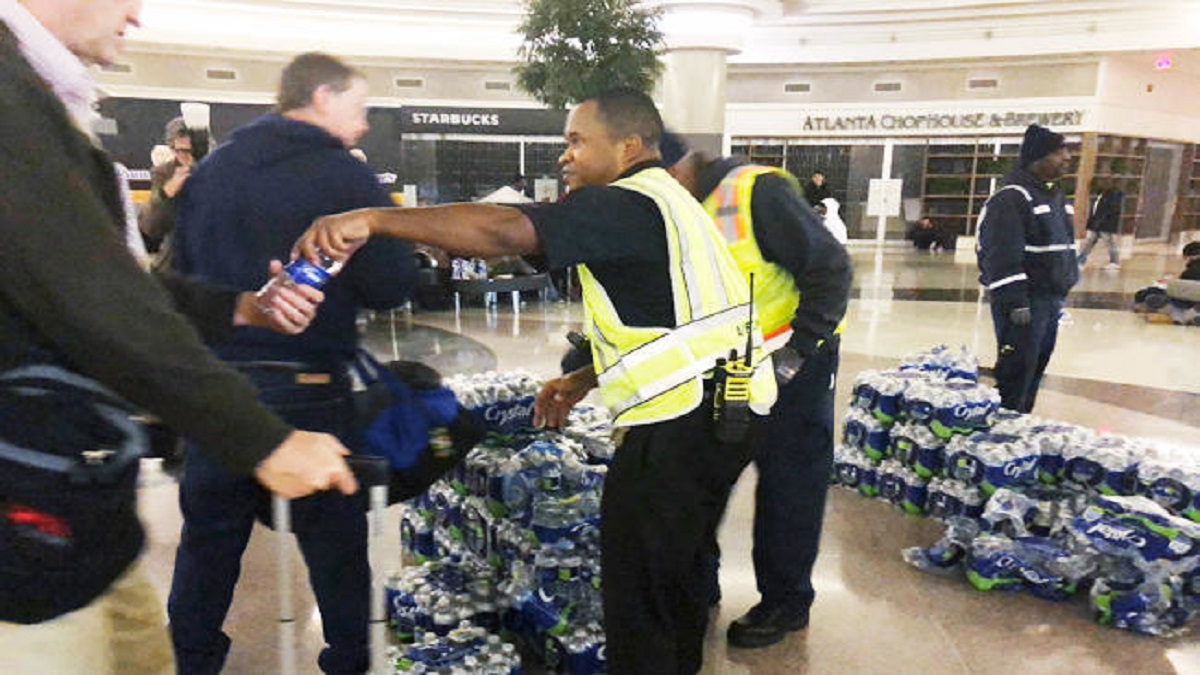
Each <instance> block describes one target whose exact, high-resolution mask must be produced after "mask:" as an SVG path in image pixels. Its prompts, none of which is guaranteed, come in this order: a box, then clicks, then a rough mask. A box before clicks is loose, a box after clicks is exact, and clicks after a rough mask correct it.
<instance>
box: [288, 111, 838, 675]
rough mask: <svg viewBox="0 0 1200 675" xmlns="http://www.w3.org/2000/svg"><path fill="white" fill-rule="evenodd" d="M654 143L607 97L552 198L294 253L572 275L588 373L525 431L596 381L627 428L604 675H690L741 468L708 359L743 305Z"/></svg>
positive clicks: (365, 218)
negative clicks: (510, 265) (496, 263)
mask: <svg viewBox="0 0 1200 675" xmlns="http://www.w3.org/2000/svg"><path fill="white" fill-rule="evenodd" d="M662 133H663V128H662V118H661V117H660V116H659V113H658V110H657V109H656V108H655V107H654V102H653V101H652V100H651V99H650V97H649V96H647V95H646V94H644V93H641V92H638V91H634V90H630V89H617V90H613V91H610V92H607V93H604V94H601V95H599V96H597V97H596V98H592V99H588V100H586V101H584V102H583V103H580V104H579V105H578V106H577V107H576V108H575V109H574V110H572V111H571V113H570V116H569V117H568V118H567V126H566V130H565V136H566V141H567V147H566V150H564V151H563V154H562V156H561V157H560V158H559V164H560V165H561V166H562V169H563V178H564V180H565V181H566V183H567V185H568V186H569V187H570V192H569V193H568V194H567V196H566V197H565V198H564V199H563V200H562V201H561V202H558V203H556V204H529V205H521V206H519V207H516V208H511V207H506V206H495V205H488V204H452V205H447V206H439V207H432V208H423V209H366V210H361V211H356V212H351V213H347V214H341V215H338V216H330V217H326V218H322V219H320V220H318V221H317V222H316V223H314V224H313V226H312V228H311V229H310V230H309V231H308V232H307V233H306V234H305V235H304V237H303V239H301V240H300V242H298V244H297V251H298V252H299V253H300V254H302V255H304V256H305V257H309V258H310V259H311V258H312V256H314V255H315V252H316V250H317V249H320V250H323V251H326V252H329V253H332V254H334V255H337V256H344V255H346V254H347V252H348V251H349V250H350V249H351V248H352V247H353V245H355V244H357V243H358V242H360V241H362V240H365V239H367V238H368V237H372V236H384V237H399V238H402V239H407V240H410V241H418V242H422V243H426V244H431V245H434V246H438V247H440V248H445V249H447V250H449V251H452V252H454V253H458V254H460V255H471V256H482V257H495V256H500V255H513V254H517V255H532V254H537V253H541V254H543V255H544V256H545V257H546V259H547V262H548V265H549V267H550V268H551V269H563V268H565V267H567V266H572V265H574V266H577V268H578V270H579V272H580V280H581V283H582V287H583V298H584V305H585V308H586V320H585V325H586V326H587V327H588V333H589V336H588V337H589V338H590V349H591V351H592V354H593V357H594V359H593V363H592V364H591V365H589V366H585V367H582V368H580V369H578V370H575V371H573V372H571V373H569V374H567V375H564V376H563V377H559V378H556V379H553V380H550V381H549V382H548V383H546V385H545V386H544V387H543V388H542V390H541V391H539V392H538V395H537V397H536V403H535V409H536V410H535V422H536V423H539V424H544V425H546V426H550V427H561V426H562V425H563V423H564V422H565V421H566V418H567V415H568V414H569V413H570V410H571V408H572V407H573V406H574V405H575V404H576V403H578V402H579V401H580V400H582V399H583V397H584V396H586V395H587V393H588V392H589V391H590V390H591V389H592V388H594V387H596V386H597V385H598V386H599V389H600V395H601V398H602V399H603V400H604V403H605V404H606V405H607V406H608V408H609V410H610V411H611V412H612V414H613V419H614V425H615V426H617V427H619V428H621V429H623V430H624V431H623V432H622V433H623V434H624V435H623V438H622V440H621V442H620V446H619V447H618V448H617V452H616V455H615V458H614V460H613V463H612V465H611V467H610V468H609V471H608V478H607V480H606V481H605V483H604V496H603V500H602V504H601V513H602V521H603V523H604V525H603V527H602V528H601V568H602V574H603V582H602V584H603V589H604V590H603V594H604V617H605V618H604V622H605V633H606V639H607V642H606V645H607V647H606V649H607V656H608V664H609V669H610V670H611V671H612V672H614V673H656V674H657V673H695V672H697V671H699V670H700V666H701V663H702V660H703V651H704V650H703V647H704V632H705V628H706V625H707V623H708V599H709V598H708V581H709V572H710V555H709V553H710V551H711V546H712V541H713V540H714V537H715V534H716V528H717V524H718V522H719V521H720V517H721V514H722V512H723V511H724V508H725V502H726V500H727V499H728V491H729V489H730V487H731V486H732V485H733V482H734V481H735V480H736V479H737V476H738V474H739V473H740V472H741V470H742V468H743V467H744V466H745V464H746V462H747V461H748V459H749V457H748V456H747V448H746V447H745V446H746V444H732V443H731V444H726V443H722V442H720V441H718V440H717V437H716V433H715V431H714V429H713V426H712V420H713V407H712V405H713V403H712V390H713V388H714V385H713V383H712V381H711V379H709V378H710V376H711V375H712V371H713V368H714V367H715V366H716V362H717V359H718V358H724V357H726V356H727V355H728V354H729V352H730V350H737V351H738V352H739V353H743V352H742V350H744V349H745V347H746V341H747V339H748V338H747V335H746V322H747V316H748V306H747V302H748V299H749V298H748V295H749V294H748V291H747V288H746V284H745V282H744V281H743V279H742V276H741V272H739V271H738V269H737V266H736V264H735V263H734V261H733V260H732V258H731V257H730V255H729V251H728V250H727V249H726V247H725V244H724V242H723V241H721V239H720V236H719V234H718V233H717V231H716V228H714V227H713V225H712V221H711V219H710V218H709V217H708V214H707V213H705V211H704V209H703V208H702V207H701V206H700V204H699V203H697V202H696V200H695V199H694V198H693V197H692V196H691V195H690V194H688V193H687V191H686V190H684V189H683V187H681V186H680V185H679V183H677V182H676V181H675V180H674V179H672V178H671V177H670V175H668V174H667V172H666V171H664V170H663V168H662V161H661V158H660V155H659V147H658V144H659V139H660V138H661V136H662ZM758 333H759V331H758V330H757V329H754V330H753V331H752V332H751V333H750V336H749V337H750V339H753V338H754V336H755V335H756V334H758ZM758 337H759V339H761V334H759V335H758ZM754 362H755V363H756V364H758V365H759V367H758V368H757V370H756V371H755V372H754V375H753V377H752V379H751V381H750V384H749V390H750V409H751V410H755V411H757V412H758V413H760V414H764V413H766V412H767V409H768V408H769V406H770V405H771V403H772V402H773V401H774V398H775V383H774V379H773V378H772V376H771V375H772V374H771V368H770V366H769V364H770V359H769V358H767V357H764V356H763V355H762V353H761V352H760V351H759V350H755V359H754ZM825 477H826V478H828V476H827V475H826V476H825Z"/></svg>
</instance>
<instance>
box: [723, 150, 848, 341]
mask: <svg viewBox="0 0 1200 675" xmlns="http://www.w3.org/2000/svg"><path fill="white" fill-rule="evenodd" d="M766 173H773V174H776V175H778V176H780V177H781V178H783V179H784V180H786V181H788V182H789V183H792V184H793V185H796V186H797V188H799V184H798V183H797V182H796V179H795V178H794V177H792V175H791V174H789V173H787V172H786V171H784V170H782V169H777V168H775V167H772V166H756V165H745V166H739V167H735V168H734V169H733V170H731V171H730V172H729V173H727V174H725V177H724V178H723V179H721V182H720V184H719V185H717V188H716V189H715V190H713V192H712V194H710V195H709V196H708V197H707V198H706V199H705V200H704V210H705V211H707V212H708V214H709V216H710V217H711V218H712V219H713V221H714V222H715V223H716V224H717V229H718V230H719V231H720V232H721V236H722V237H724V239H725V244H726V246H728V247H729V253H730V255H732V256H733V260H734V262H736V263H737V266H738V269H740V270H741V271H742V273H743V274H744V275H745V278H746V279H747V280H749V278H750V275H751V274H754V312H755V314H757V315H758V316H759V318H760V320H761V321H762V327H763V328H762V330H763V337H764V340H765V342H764V344H763V349H765V350H766V352H767V353H771V352H773V351H775V350H776V349H779V348H780V347H783V346H784V345H786V344H787V343H788V340H790V339H791V337H792V318H793V317H794V316H795V315H796V308H797V307H798V306H799V305H800V289H799V288H797V287H796V280H795V279H793V278H792V275H791V274H790V273H789V272H788V271H787V270H785V269H784V268H783V267H781V266H779V265H778V264H776V263H773V262H771V261H769V260H766V259H765V258H763V254H762V249H761V248H759V246H758V239H757V238H756V237H755V236H754V216H753V213H752V210H751V199H752V197H753V194H754V184H755V183H756V182H757V181H758V177H759V176H761V175H763V174H766ZM844 329H845V321H844V320H843V321H842V322H841V323H839V324H838V327H837V329H836V330H835V331H834V334H835V335H837V334H841V333H842V331H843V330H844Z"/></svg>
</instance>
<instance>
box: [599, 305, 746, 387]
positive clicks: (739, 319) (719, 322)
mask: <svg viewBox="0 0 1200 675" xmlns="http://www.w3.org/2000/svg"><path fill="white" fill-rule="evenodd" d="M747 308H748V305H747V304H746V303H743V304H740V305H734V306H733V307H728V308H726V309H723V310H721V311H720V312H717V313H716V314H712V315H710V316H706V317H704V318H703V319H700V320H699V321H693V322H691V323H688V324H685V325H683V326H679V327H678V328H675V329H672V330H670V331H668V332H666V333H663V335H661V336H660V337H657V338H655V339H653V340H651V341H649V342H647V343H646V344H644V345H641V346H640V347H638V348H636V349H634V350H632V351H630V352H629V353H628V354H625V355H624V356H622V357H621V360H620V362H618V363H616V364H614V365H613V367H612V368H609V369H608V370H605V371H604V372H602V373H600V375H599V380H600V384H604V383H605V382H606V381H611V380H612V379H613V378H615V377H617V376H618V374H624V373H627V372H629V371H630V370H633V369H635V368H637V367H638V366H639V365H641V364H642V363H645V362H646V361H649V360H650V359H656V358H658V357H660V356H662V355H663V354H664V353H666V352H668V351H670V350H672V349H677V348H679V347H683V348H684V349H687V342H688V340H691V339H692V338H695V337H697V336H699V335H702V334H704V333H706V332H708V331H711V330H715V329H717V328H720V327H723V326H730V325H734V326H736V325H739V324H742V323H744V322H745V314H746V311H747ZM755 342H756V343H757V344H758V345H761V344H762V338H761V337H759V338H758V339H757V340H755ZM733 346H735V345H730V347H733ZM719 356H724V353H721V354H713V355H712V358H713V360H714V361H715V360H716V358H717V357H719ZM708 368H712V364H711V363H710V364H709V365H708ZM708 368H706V369H705V370H708ZM701 372H704V371H701Z"/></svg>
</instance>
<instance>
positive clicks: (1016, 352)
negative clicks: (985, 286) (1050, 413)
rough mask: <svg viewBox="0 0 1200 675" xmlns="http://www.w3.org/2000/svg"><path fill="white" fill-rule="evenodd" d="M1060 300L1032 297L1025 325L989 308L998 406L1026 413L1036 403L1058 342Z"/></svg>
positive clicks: (1003, 310) (999, 309) (995, 307)
mask: <svg viewBox="0 0 1200 675" xmlns="http://www.w3.org/2000/svg"><path fill="white" fill-rule="evenodd" d="M1063 300H1064V299H1063V298H1060V297H1058V296H1048V295H1039V294H1033V295H1031V296H1030V297H1029V309H1030V312H1031V313H1032V315H1033V320H1032V321H1031V322H1030V323H1029V325H1028V326H1017V325H1014V324H1013V322H1012V320H1011V319H1009V318H1008V309H1007V308H1003V307H1001V306H999V305H997V304H993V305H992V323H993V325H994V327H995V329H996V347H997V350H998V351H999V353H998V354H997V356H996V388H997V389H999V390H1000V405H1002V406H1004V407H1005V408H1008V409H1010V410H1016V411H1018V412H1023V413H1028V412H1032V411H1033V405H1034V403H1036V402H1037V394H1038V387H1040V386H1041V384H1042V374H1043V373H1045V372H1046V366H1047V365H1048V364H1049V363H1050V355H1051V354H1053V353H1054V345H1055V343H1056V342H1057V341H1058V317H1059V316H1060V315H1061V314H1062V308H1063Z"/></svg>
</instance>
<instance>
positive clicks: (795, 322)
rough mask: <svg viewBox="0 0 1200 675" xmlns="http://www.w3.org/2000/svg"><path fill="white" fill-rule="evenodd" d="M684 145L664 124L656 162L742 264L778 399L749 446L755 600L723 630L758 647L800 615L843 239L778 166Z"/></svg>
mask: <svg viewBox="0 0 1200 675" xmlns="http://www.w3.org/2000/svg"><path fill="white" fill-rule="evenodd" d="M684 152H685V148H684V147H683V145H682V142H680V141H678V140H677V139H676V138H675V137H674V136H673V135H670V134H668V139H667V141H666V142H664V144H663V162H664V163H665V164H668V165H672V164H673V166H671V167H670V169H669V170H670V172H671V174H672V175H673V176H675V178H676V179H678V180H679V182H680V183H681V184H682V185H683V186H684V187H686V188H688V190H689V191H691V193H692V194H693V195H695V196H696V198H697V199H700V200H703V204H704V207H705V209H706V210H707V211H708V213H709V215H710V216H711V217H712V218H713V219H714V220H715V222H716V223H717V227H718V229H719V230H720V231H721V233H722V235H724V238H725V241H726V243H727V244H728V245H729V249H730V252H731V253H732V254H733V258H734V260H735V261H737V263H738V267H739V268H740V269H741V270H742V272H743V273H744V274H746V275H749V274H751V273H753V274H754V305H755V311H756V313H757V314H758V316H759V319H760V321H761V323H762V327H763V333H764V334H765V336H766V345H765V347H766V349H767V350H768V351H771V352H773V356H774V360H775V367H776V371H777V372H778V373H779V374H780V390H779V401H778V402H777V403H776V404H775V407H774V408H773V409H772V410H771V415H770V417H769V419H768V420H767V424H766V428H765V431H764V433H763V436H762V437H761V439H759V440H758V442H757V444H756V446H755V449H754V463H755V465H756V466H757V468H758V486H757V488H756V490H755V499H754V551H753V555H754V576H755V579H756V581H757V584H758V591H759V593H760V594H761V595H762V600H761V602H759V604H758V605H756V606H754V607H753V608H752V609H751V610H750V611H749V612H748V613H746V614H745V615H744V616H742V617H741V618H740V619H738V620H736V621H734V622H733V623H732V624H730V626H729V630H728V632H727V633H726V635H727V639H728V641H729V644H730V645H732V646H735V647H744V648H753V647H765V646H767V645H769V644H773V643H775V642H778V641H779V640H781V639H783V637H784V636H786V635H787V634H788V633H789V632H791V631H794V630H799V629H801V628H804V627H805V626H807V625H808V614H809V608H810V606H811V605H812V602H813V597H814V592H813V586H812V568H813V563H814V562H816V558H817V547H818V544H819V542H820V537H821V521H822V519H823V517H824V513H825V494H826V491H827V488H828V485H829V474H830V471H832V469H833V443H834V413H833V405H834V378H835V377H836V374H837V368H838V346H839V335H840V333H841V329H840V322H841V321H842V317H843V315H844V314H845V312H846V305H847V303H848V302H849V298H850V284H851V278H852V276H853V272H852V269H851V265H850V256H849V255H848V254H847V253H846V249H845V247H844V246H843V245H842V244H841V243H840V242H839V241H837V239H835V237H834V235H833V234H831V233H830V232H829V230H827V229H826V228H825V226H824V225H823V224H822V223H821V218H820V216H818V215H817V214H816V213H814V212H813V210H812V209H811V208H810V207H809V206H808V204H806V203H805V201H804V197H803V196H802V194H801V191H800V188H799V185H798V184H797V182H796V179H795V178H793V177H792V176H791V175H790V174H788V173H786V172H784V171H782V170H780V169H775V168H773V167H766V166H756V165H752V164H747V163H746V162H744V161H743V160H741V159H738V158H733V157H731V158H724V159H715V158H712V157H708V156H706V155H704V154H703V153H698V152H692V153H688V154H686V156H684V157H682V159H679V156H680V155H683V153H684ZM676 160H678V161H677V162H676ZM777 350H780V351H777ZM788 377H790V378H791V379H787V378H788ZM785 380H786V382H785Z"/></svg>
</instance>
